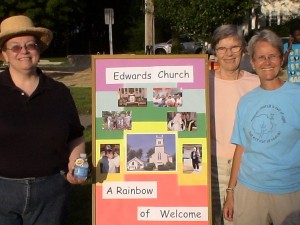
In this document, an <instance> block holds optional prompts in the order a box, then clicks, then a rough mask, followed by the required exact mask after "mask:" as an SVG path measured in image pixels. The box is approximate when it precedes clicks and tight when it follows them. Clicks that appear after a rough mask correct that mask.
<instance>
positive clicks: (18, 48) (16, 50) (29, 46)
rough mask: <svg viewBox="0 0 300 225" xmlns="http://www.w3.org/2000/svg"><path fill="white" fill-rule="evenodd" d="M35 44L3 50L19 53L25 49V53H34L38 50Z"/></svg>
mask: <svg viewBox="0 0 300 225" xmlns="http://www.w3.org/2000/svg"><path fill="white" fill-rule="evenodd" d="M38 47H39V46H38V44H37V43H31V42H30V43H26V44H25V45H24V46H21V45H13V46H12V47H11V48H5V50H11V51H12V52H14V53H20V52H21V50H22V49H23V48H25V49H26V50H27V51H35V50H37V49H38Z"/></svg>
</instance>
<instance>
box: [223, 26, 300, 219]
mask: <svg viewBox="0 0 300 225" xmlns="http://www.w3.org/2000/svg"><path fill="white" fill-rule="evenodd" d="M248 50H249V54H250V57H251V64H252V66H253V67H254V69H255V71H256V72H257V74H258V76H259V79H260V82H261V85H260V87H257V88H255V89H254V90H252V91H251V92H249V93H247V94H246V95H245V96H243V97H242V98H241V100H240V102H239V104H238V108H237V113H236V120H235V124H234V129H233V134H232V138H231V141H232V143H234V144H235V145H236V149H235V153H234V159H233V166H232V171H231V177H230V181H229V184H228V189H227V191H228V192H227V198H226V202H225V205H224V217H225V218H226V219H227V220H230V221H232V220H233V222H234V224H235V225H247V224H251V225H252V224H265V225H267V224H273V225H288V224H300V108H299V106H300V86H299V85H296V84H293V83H289V82H284V81H282V80H281V79H280V78H279V74H280V71H281V65H282V62H283V51H282V41H281V39H280V38H279V37H278V36H277V35H276V34H275V33H273V32H272V31H270V30H263V31H261V32H259V33H258V34H256V35H254V36H253V37H252V38H251V39H250V41H249V49H248Z"/></svg>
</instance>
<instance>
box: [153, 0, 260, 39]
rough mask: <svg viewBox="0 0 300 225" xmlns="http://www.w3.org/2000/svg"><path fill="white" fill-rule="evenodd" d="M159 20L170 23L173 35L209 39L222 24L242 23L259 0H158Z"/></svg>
mask: <svg viewBox="0 0 300 225" xmlns="http://www.w3.org/2000/svg"><path fill="white" fill-rule="evenodd" d="M154 4H155V15H156V18H157V20H163V21H165V22H167V23H168V24H169V26H170V29H171V30H172V33H173V35H174V34H175V36H176V35H178V34H181V35H185V36H187V37H190V38H192V39H194V40H195V41H197V40H198V41H199V40H209V39H210V37H211V34H212V32H213V31H214V30H215V28H217V27H218V26H220V25H222V24H227V23H232V24H241V23H242V22H243V21H244V20H245V18H246V16H247V15H249V11H250V9H251V8H252V7H253V6H254V4H255V0H244V1H240V0H190V1H185V0H157V1H155V3H154Z"/></svg>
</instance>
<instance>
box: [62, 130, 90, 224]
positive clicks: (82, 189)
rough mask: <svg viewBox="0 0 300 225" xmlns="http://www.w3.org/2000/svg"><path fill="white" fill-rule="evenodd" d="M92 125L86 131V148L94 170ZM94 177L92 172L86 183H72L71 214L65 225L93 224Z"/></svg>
mask: <svg viewBox="0 0 300 225" xmlns="http://www.w3.org/2000/svg"><path fill="white" fill-rule="evenodd" d="M91 133H92V130H91V127H88V128H86V129H85V131H84V136H85V140H86V142H85V149H86V153H87V156H88V161H89V165H90V168H91V171H92V138H91V135H92V134H91ZM92 210H93V209H92V179H91V174H90V176H89V177H88V179H87V182H86V184H84V185H72V186H71V192H70V200H69V215H68V218H67V221H66V223H65V225H92V214H93V211H92Z"/></svg>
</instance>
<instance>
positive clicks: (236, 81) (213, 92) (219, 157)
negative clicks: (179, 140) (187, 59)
mask: <svg viewBox="0 0 300 225" xmlns="http://www.w3.org/2000/svg"><path fill="white" fill-rule="evenodd" d="M245 47H246V42H245V40H244V36H243V34H242V30H240V29H239V28H238V27H237V26H235V25H222V26H220V27H218V28H217V29H216V30H215V31H214V33H213V36H212V48H213V49H214V51H215V57H216V58H217V60H218V62H219V64H220V68H219V69H218V70H216V71H212V73H211V74H210V112H211V174H212V213H213V217H212V222H213V225H223V224H224V222H225V224H230V222H228V221H224V219H223V212H222V206H223V203H224V200H225V195H226V188H227V185H228V181H229V178H230V170H231V165H232V159H233V154H234V149H235V146H234V145H233V144H231V143H230V137H231V133H232V127H233V123H234V117H235V111H236V106H237V103H238V101H239V99H240V97H241V96H243V95H244V94H245V93H247V92H248V91H250V90H252V89H253V88H255V87H257V86H258V85H259V79H258V77H257V76H256V75H254V74H251V73H249V72H247V71H244V70H240V63H241V59H242V56H243V53H244V50H245Z"/></svg>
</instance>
